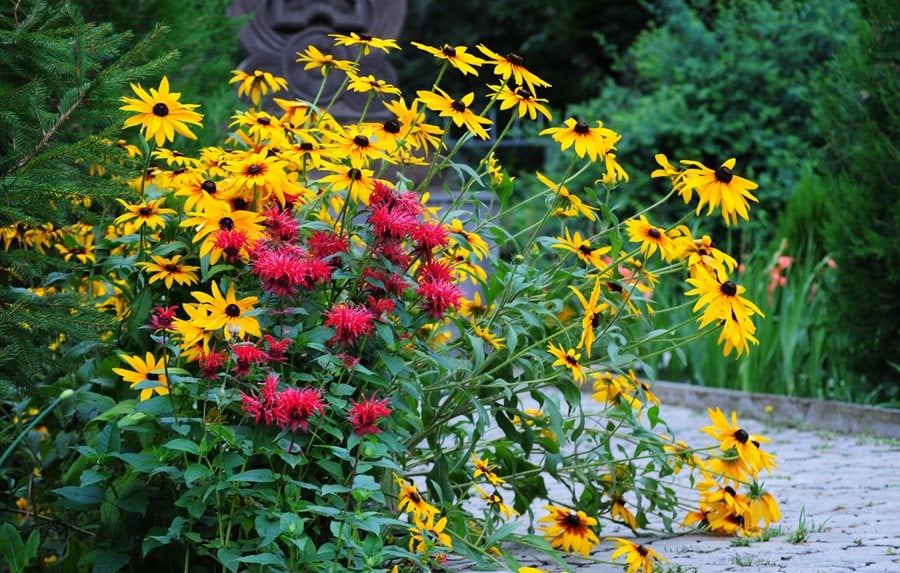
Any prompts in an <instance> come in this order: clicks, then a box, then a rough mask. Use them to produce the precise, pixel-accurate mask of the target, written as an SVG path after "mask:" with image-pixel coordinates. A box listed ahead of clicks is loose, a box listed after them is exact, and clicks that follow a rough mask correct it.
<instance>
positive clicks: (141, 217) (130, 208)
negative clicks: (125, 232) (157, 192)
mask: <svg viewBox="0 0 900 573" xmlns="http://www.w3.org/2000/svg"><path fill="white" fill-rule="evenodd" d="M116 200H117V201H118V202H119V203H121V204H122V206H123V207H125V213H123V214H122V215H119V216H118V217H116V220H115V221H113V223H114V224H116V225H119V224H121V223H127V222H133V224H134V228H135V230H137V229H140V228H141V227H146V228H147V229H150V230H153V229H158V228H160V227H165V225H166V220H165V219H164V218H163V215H174V214H175V209H169V208H166V207H160V205H162V204H163V203H164V202H165V200H166V198H165V197H161V198H159V199H153V200H152V201H145V202H142V203H129V202H128V201H125V200H124V199H116Z"/></svg>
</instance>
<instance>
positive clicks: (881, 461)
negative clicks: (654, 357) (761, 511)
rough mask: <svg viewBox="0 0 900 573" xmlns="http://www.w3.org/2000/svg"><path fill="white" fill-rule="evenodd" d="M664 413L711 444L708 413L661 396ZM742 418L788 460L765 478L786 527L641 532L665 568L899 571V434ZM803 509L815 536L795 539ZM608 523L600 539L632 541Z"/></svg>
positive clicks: (763, 572)
mask: <svg viewBox="0 0 900 573" xmlns="http://www.w3.org/2000/svg"><path fill="white" fill-rule="evenodd" d="M586 402H588V401H587V400H586ZM712 406H713V407H715V404H712ZM586 407H587V406H586ZM723 409H724V408H723ZM739 415H740V414H739ZM661 417H662V418H663V419H664V420H665V421H666V422H667V423H668V424H669V426H670V427H671V428H672V429H673V430H674V432H675V435H676V436H677V437H678V439H681V440H685V441H686V442H688V443H694V442H700V441H704V442H705V441H707V437H706V435H705V434H702V433H701V432H700V430H699V428H701V427H703V426H706V425H709V423H710V422H709V418H708V416H707V414H706V412H705V411H702V412H701V411H699V410H693V409H690V408H684V407H676V406H669V405H666V404H665V403H663V407H662V409H661ZM739 419H740V420H741V421H742V422H743V423H742V426H744V427H746V429H747V430H748V431H749V432H750V433H755V434H761V435H764V436H766V437H769V438H771V439H772V442H771V443H770V444H767V448H766V449H767V451H770V452H772V453H774V454H775V455H777V456H778V457H779V458H780V459H779V461H778V463H779V466H780V471H778V472H776V473H775V474H774V475H771V476H768V475H765V474H763V481H765V483H766V485H767V488H768V490H769V491H770V492H772V494H773V495H774V496H775V497H776V499H777V500H778V503H779V505H780V508H781V511H782V514H783V517H782V521H781V522H780V524H779V525H780V526H781V528H782V533H781V534H780V535H777V536H775V537H773V538H771V539H769V540H768V541H758V542H753V543H750V544H749V545H747V546H735V545H734V544H733V542H734V540H733V539H731V538H721V537H714V536H711V535H704V534H687V535H674V536H673V535H662V536H658V537H642V538H640V540H639V542H640V543H643V544H646V545H648V546H650V547H652V548H653V549H654V550H656V551H657V552H659V553H660V554H662V555H663V556H665V557H666V558H668V559H669V562H668V563H667V564H664V566H663V567H661V568H660V569H659V571H660V572H662V573H689V572H690V573H719V572H753V573H838V572H850V571H852V572H871V573H900V441H897V440H892V439H878V438H872V437H868V436H862V435H844V434H836V433H830V432H821V431H809V430H798V429H793V428H787V427H779V426H777V425H775V426H774V427H773V426H772V425H769V424H766V423H765V422H759V421H755V420H745V419H744V417H743V415H740V418H739ZM559 487H561V486H559ZM801 515H803V516H805V519H804V520H805V527H806V531H807V533H806V535H807V538H806V539H805V540H803V541H800V542H794V541H797V540H796V539H795V537H796V536H797V531H798V529H799V528H800V523H801ZM604 525H605V527H604V531H603V533H602V535H601V540H603V538H604V537H606V536H620V537H624V538H627V539H633V537H632V534H631V533H630V531H628V530H627V529H626V528H623V527H618V526H610V525H609V524H608V523H605V524H604ZM651 525H652V524H651ZM612 547H613V544H612V542H610V541H602V543H601V545H600V546H599V547H598V548H596V549H595V550H594V552H593V556H595V557H597V558H599V559H608V557H609V555H610V553H611V552H612ZM517 557H519V558H520V562H521V564H522V565H523V566H524V565H529V566H532V567H539V568H542V569H546V570H547V571H551V572H553V573H555V572H557V571H560V567H559V565H558V564H556V563H554V562H553V561H552V560H550V559H549V558H548V557H546V556H543V555H540V554H535V553H521V554H518V555H517ZM566 561H567V563H568V564H569V566H570V567H571V568H572V569H573V570H575V571H578V572H579V573H582V572H597V573H607V572H609V573H614V572H616V573H618V572H621V571H622V570H623V567H622V565H618V566H614V565H610V564H603V563H593V562H590V561H586V560H582V559H578V558H575V557H569V558H567V559H566Z"/></svg>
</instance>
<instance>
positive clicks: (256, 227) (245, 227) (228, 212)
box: [181, 201, 264, 264]
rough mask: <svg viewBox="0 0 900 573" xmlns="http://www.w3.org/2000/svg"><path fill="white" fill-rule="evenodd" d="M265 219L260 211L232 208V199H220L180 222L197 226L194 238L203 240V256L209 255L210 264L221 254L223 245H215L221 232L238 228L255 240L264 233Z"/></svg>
mask: <svg viewBox="0 0 900 573" xmlns="http://www.w3.org/2000/svg"><path fill="white" fill-rule="evenodd" d="M263 220H264V218H263V216H262V215H260V214H259V213H254V212H253V211H245V210H241V209H233V208H232V207H231V204H230V203H228V202H226V201H217V202H216V203H214V204H213V205H212V206H210V207H209V208H208V209H207V210H204V211H193V212H190V213H188V218H187V219H185V220H184V221H182V222H181V226H182V227H193V228H194V240H193V242H195V243H200V242H201V241H202V244H201V245H200V257H201V258H202V257H205V256H206V255H209V262H210V264H215V263H217V262H218V261H219V259H220V258H221V256H222V249H221V248H218V247H216V243H217V242H218V240H219V234H220V233H221V232H230V231H237V232H239V233H242V234H243V235H244V236H245V237H246V239H247V241H248V243H250V244H252V243H255V242H256V241H258V240H260V239H262V237H263V234H264V227H263V225H262V222H263Z"/></svg>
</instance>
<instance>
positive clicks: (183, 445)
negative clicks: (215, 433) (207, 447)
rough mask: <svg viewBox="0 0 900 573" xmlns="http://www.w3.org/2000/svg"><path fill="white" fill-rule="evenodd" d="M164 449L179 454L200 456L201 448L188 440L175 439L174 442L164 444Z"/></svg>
mask: <svg viewBox="0 0 900 573" xmlns="http://www.w3.org/2000/svg"><path fill="white" fill-rule="evenodd" d="M163 447H164V448H166V449H169V450H175V451H177V452H188V453H189V454H194V455H195V456H199V455H200V446H198V445H197V444H196V443H195V442H192V441H191V440H188V439H186V438H175V439H174V440H169V441H168V442H166V443H165V444H163Z"/></svg>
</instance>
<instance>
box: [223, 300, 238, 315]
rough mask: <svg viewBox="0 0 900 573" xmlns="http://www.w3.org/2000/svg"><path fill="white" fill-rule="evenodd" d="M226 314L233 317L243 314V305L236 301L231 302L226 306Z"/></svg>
mask: <svg viewBox="0 0 900 573" xmlns="http://www.w3.org/2000/svg"><path fill="white" fill-rule="evenodd" d="M225 314H226V315H228V316H230V317H231V318H237V317H239V316H240V315H241V307H239V306H238V305H236V304H234V303H231V304H229V305H228V306H226V307H225Z"/></svg>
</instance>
